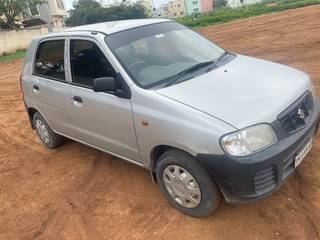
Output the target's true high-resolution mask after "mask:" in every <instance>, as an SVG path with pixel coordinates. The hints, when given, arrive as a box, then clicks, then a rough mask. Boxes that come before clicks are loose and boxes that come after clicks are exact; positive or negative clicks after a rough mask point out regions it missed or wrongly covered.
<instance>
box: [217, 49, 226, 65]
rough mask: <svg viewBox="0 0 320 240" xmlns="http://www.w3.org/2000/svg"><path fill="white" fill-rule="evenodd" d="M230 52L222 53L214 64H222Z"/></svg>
mask: <svg viewBox="0 0 320 240" xmlns="http://www.w3.org/2000/svg"><path fill="white" fill-rule="evenodd" d="M228 54H229V52H228V51H224V53H222V54H221V55H220V56H219V57H218V58H217V59H216V60H215V61H214V64H217V63H218V62H220V61H221V60H222V59H223V58H224V57H225V56H226V55H228Z"/></svg>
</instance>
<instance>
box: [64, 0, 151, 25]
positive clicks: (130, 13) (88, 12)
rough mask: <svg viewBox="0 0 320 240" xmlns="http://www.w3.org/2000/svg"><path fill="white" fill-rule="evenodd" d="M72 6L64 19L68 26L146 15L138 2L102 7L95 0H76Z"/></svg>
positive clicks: (143, 16)
mask: <svg viewBox="0 0 320 240" xmlns="http://www.w3.org/2000/svg"><path fill="white" fill-rule="evenodd" d="M73 7H74V9H72V10H71V11H70V17H69V18H68V19H67V20H66V24H67V25H68V26H79V25H84V24H91V23H98V22H107V21H116V20H123V19H136V18H146V17H147V14H146V11H145V9H144V7H143V6H142V5H141V4H139V3H136V4H133V5H124V4H122V5H120V6H113V7H108V8H104V7H102V6H101V5H100V4H99V3H98V2H96V1H95V0H78V1H76V2H74V3H73Z"/></svg>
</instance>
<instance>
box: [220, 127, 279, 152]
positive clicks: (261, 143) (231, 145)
mask: <svg viewBox="0 0 320 240" xmlns="http://www.w3.org/2000/svg"><path fill="white" fill-rule="evenodd" d="M276 141H277V137H276V135H275V133H274V131H273V129H272V128H271V126H270V125H269V124H264V123H263V124H258V125H254V126H251V127H247V128H244V129H241V130H239V131H236V132H233V133H230V134H228V135H225V136H223V137H222V139H221V145H222V147H223V149H224V150H225V151H226V152H227V153H228V154H230V155H233V156H246V155H249V154H252V153H255V152H258V151H261V150H263V149H265V148H266V147H268V146H270V145H272V144H274V143H275V142H276Z"/></svg>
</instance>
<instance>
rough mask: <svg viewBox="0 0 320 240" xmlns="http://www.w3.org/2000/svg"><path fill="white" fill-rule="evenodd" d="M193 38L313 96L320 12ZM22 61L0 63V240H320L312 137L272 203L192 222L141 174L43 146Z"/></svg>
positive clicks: (317, 164)
mask: <svg viewBox="0 0 320 240" xmlns="http://www.w3.org/2000/svg"><path fill="white" fill-rule="evenodd" d="M201 32H202V33H203V34H205V35H206V36H208V37H209V38H211V39H213V40H214V41H215V42H217V43H219V44H220V45H221V46H223V47H225V48H227V49H229V50H231V51H234V52H238V53H241V54H247V55H251V56H256V57H261V58H264V59H269V60H272V61H275V62H279V63H283V64H287V65H290V66H293V67H296V68H298V69H301V70H303V71H306V72H307V73H308V74H310V76H311V77H312V79H313V81H314V83H315V85H316V87H317V91H318V94H320V6H312V7H306V8H301V9H296V10H291V11H286V12H282V13H277V14H271V15H266V16H261V17H255V18H251V19H247V20H241V21H237V22H233V23H228V24H223V25H218V26H211V27H208V28H205V29H202V30H201ZM21 63H22V61H21V60H19V61H16V62H13V63H5V64H0V73H1V75H0V83H1V84H0V239H1V240H11V239H24V240H27V239H55V240H56V239H75V240H81V239H89V240H92V239H99V240H100V239H202V240H205V239H211V240H212V239H214V240H228V239H239V240H241V239H245V240H249V239H255V240H258V239H307V240H316V239H318V240H319V239H320V236H319V232H320V161H319V160H320V159H319V151H320V139H319V137H317V138H316V140H315V144H314V146H313V149H312V150H311V152H310V153H309V155H308V156H307V158H306V159H305V161H304V162H303V163H302V164H301V165H300V166H299V168H298V170H297V173H296V174H294V175H292V176H291V177H290V178H289V180H288V181H287V182H286V183H285V184H284V186H283V187H282V188H281V189H280V190H279V191H278V192H276V193H275V194H273V195H272V196H271V197H268V198H266V199H264V200H262V201H259V202H257V203H252V204H245V205H241V204H239V205H229V204H225V203H223V204H222V205H221V207H220V208H219V209H218V210H217V211H216V212H215V213H214V214H213V215H212V216H210V217H208V218H205V219H193V218H190V217H187V216H184V215H182V214H180V213H179V212H178V211H176V210H175V209H173V208H172V207H170V206H169V204H168V203H167V202H166V200H165V199H164V198H163V197H162V195H161V194H160V192H159V189H158V186H157V185H154V184H152V182H151V180H150V176H149V173H148V171H146V170H144V169H141V168H139V167H136V166H133V165H130V164H128V163H127V162H124V161H121V160H119V159H117V158H114V157H111V156H109V155H107V154H104V153H101V152H99V151H96V150H93V149H91V148H89V147H86V146H84V145H81V144H79V143H75V142H68V143H67V144H65V145H64V146H62V147H61V148H58V149H56V150H48V149H46V148H45V147H43V145H42V144H41V143H40V141H39V139H38V137H37V136H36V134H35V132H34V131H32V130H31V128H30V126H29V123H28V119H27V115H26V113H25V110H24V107H23V103H22V100H21V98H22V96H21V93H20V87H19V74H20V68H21ZM288 87H290V86H288Z"/></svg>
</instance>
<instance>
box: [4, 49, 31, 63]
mask: <svg viewBox="0 0 320 240" xmlns="http://www.w3.org/2000/svg"><path fill="white" fill-rule="evenodd" d="M25 55H26V51H25V50H20V51H17V52H16V53H13V54H4V55H2V56H0V63H3V62H12V61H14V60H16V59H19V58H24V56H25Z"/></svg>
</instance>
